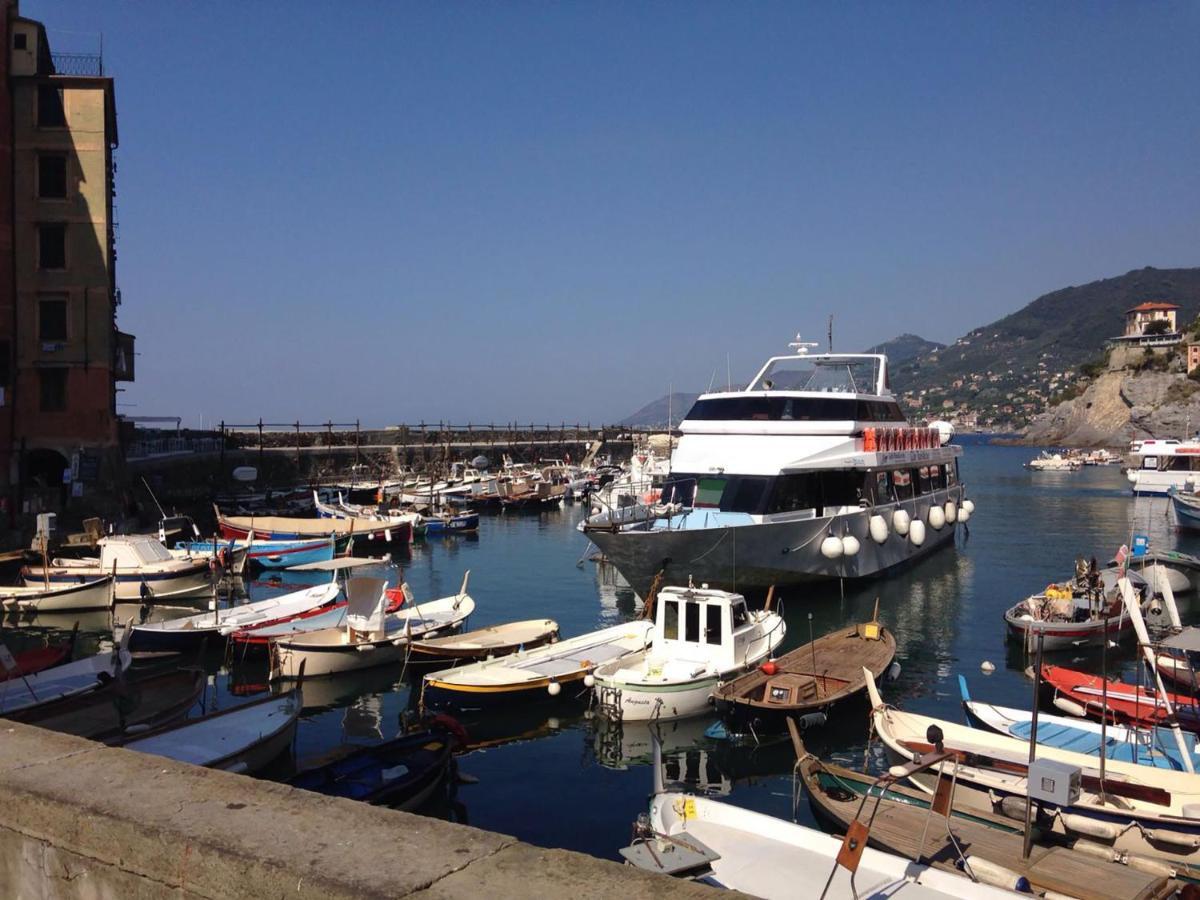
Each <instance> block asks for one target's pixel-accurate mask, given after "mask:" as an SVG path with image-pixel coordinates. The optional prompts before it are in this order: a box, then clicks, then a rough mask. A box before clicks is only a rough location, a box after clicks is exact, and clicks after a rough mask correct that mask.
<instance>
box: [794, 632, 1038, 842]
mask: <svg viewBox="0 0 1200 900" xmlns="http://www.w3.org/2000/svg"><path fill="white" fill-rule="evenodd" d="M809 615H812V614H811V613H809ZM1045 643H1046V631H1045V629H1040V630H1039V631H1038V642H1037V664H1036V665H1035V666H1034V669H1033V706H1032V707H1030V709H1032V710H1033V721H1032V723H1031V724H1030V728H1029V766H1030V767H1032V766H1033V761H1034V759H1036V758H1037V732H1038V695H1039V694H1040V693H1041V691H1040V688H1041V686H1042V648H1043V646H1044V645H1045ZM1025 771H1026V773H1028V771H1029V770H1028V769H1026V770H1025ZM1032 848H1033V795H1032V794H1031V793H1030V792H1029V776H1028V774H1027V775H1026V778H1025V842H1024V844H1023V845H1022V847H1021V859H1029V851H1030V850H1031V849H1032Z"/></svg>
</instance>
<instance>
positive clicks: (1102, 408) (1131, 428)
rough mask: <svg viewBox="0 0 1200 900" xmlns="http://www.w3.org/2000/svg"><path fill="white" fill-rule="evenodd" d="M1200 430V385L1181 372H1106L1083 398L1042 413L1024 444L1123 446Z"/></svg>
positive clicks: (1183, 435)
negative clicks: (1135, 440)
mask: <svg viewBox="0 0 1200 900" xmlns="http://www.w3.org/2000/svg"><path fill="white" fill-rule="evenodd" d="M1198 428H1200V383H1197V382H1195V381H1192V380H1191V379H1190V378H1188V377H1187V376H1186V375H1184V374H1182V373H1177V372H1134V371H1129V370H1120V371H1108V372H1105V373H1104V374H1102V375H1100V376H1099V377H1098V378H1097V379H1096V380H1095V381H1093V382H1092V383H1091V384H1090V385H1089V386H1088V388H1087V390H1085V391H1084V392H1083V393H1082V394H1080V395H1079V396H1078V397H1076V398H1074V399H1072V400H1066V401H1064V402H1062V403H1060V404H1058V405H1057V406H1055V407H1054V408H1053V409H1050V410H1048V411H1047V412H1045V413H1042V414H1041V415H1040V416H1038V417H1037V418H1036V419H1034V420H1033V422H1032V423H1031V424H1030V426H1029V428H1028V429H1026V432H1025V442H1026V443H1029V444H1037V445H1050V444H1053V445H1063V446H1072V447H1125V446H1127V445H1128V444H1129V442H1130V441H1131V440H1134V439H1136V438H1146V437H1159V438H1169V437H1178V438H1182V437H1186V436H1187V435H1189V434H1192V433H1193V432H1195V431H1196V430H1197V429H1198Z"/></svg>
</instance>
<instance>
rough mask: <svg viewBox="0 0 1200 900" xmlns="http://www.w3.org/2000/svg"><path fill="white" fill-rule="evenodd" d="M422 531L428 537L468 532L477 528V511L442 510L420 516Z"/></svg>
mask: <svg viewBox="0 0 1200 900" xmlns="http://www.w3.org/2000/svg"><path fill="white" fill-rule="evenodd" d="M422 524H423V525H424V533H425V534H426V535H427V536H429V537H442V536H444V535H449V534H470V533H472V532H476V531H478V530H479V513H477V512H464V513H455V512H449V511H446V510H443V511H442V512H435V513H433V514H432V515H427V516H424V517H423V518H422Z"/></svg>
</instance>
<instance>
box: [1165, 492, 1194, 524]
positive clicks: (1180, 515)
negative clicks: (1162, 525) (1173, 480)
mask: <svg viewBox="0 0 1200 900" xmlns="http://www.w3.org/2000/svg"><path fill="white" fill-rule="evenodd" d="M1167 493H1168V494H1170V495H1171V506H1172V507H1174V509H1175V522H1176V524H1178V525H1179V527H1180V528H1183V529H1186V530H1188V531H1200V495H1197V494H1194V493H1184V492H1182V491H1178V490H1176V489H1174V488H1172V489H1171V490H1169V491H1167Z"/></svg>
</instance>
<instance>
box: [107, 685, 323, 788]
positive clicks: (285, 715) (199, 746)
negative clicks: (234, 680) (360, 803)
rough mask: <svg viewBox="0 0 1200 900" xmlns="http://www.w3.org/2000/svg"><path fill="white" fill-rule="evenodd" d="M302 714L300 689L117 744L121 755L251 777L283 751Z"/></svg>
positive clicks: (292, 735)
mask: <svg viewBox="0 0 1200 900" xmlns="http://www.w3.org/2000/svg"><path fill="white" fill-rule="evenodd" d="M303 709H304V697H303V694H302V693H301V687H300V686H297V687H296V689H295V690H292V691H288V692H287V693H286V694H282V695H279V696H272V697H265V698H263V699H262V700H256V701H253V702H250V703H245V704H243V705H241V706H236V707H234V708H232V709H227V710H223V711H221V712H216V713H211V714H209V715H207V716H203V717H201V718H198V719H190V720H188V721H185V722H181V723H180V724H178V725H172V726H169V727H167V728H163V729H160V730H158V731H155V732H153V733H150V734H146V735H139V736H138V737H136V738H133V739H132V740H127V741H124V742H123V743H121V746H123V747H124V748H125V749H126V750H136V751H137V752H139V753H152V754H154V755H155V756H165V757H167V758H168V759H174V760H177V761H179V762H185V763H191V764H192V765H195V766H205V767H207V768H210V769H222V770H224V771H226V772H239V773H242V774H251V773H253V772H257V771H258V770H259V769H262V768H263V767H264V766H266V765H267V763H269V762H271V761H272V760H273V759H275V758H277V757H278V756H279V755H280V754H281V753H283V752H284V751H286V750H287V749H288V748H289V747H290V746H291V745H292V741H293V739H294V738H295V736H296V722H297V720H298V719H299V718H300V713H301V711H302V710H303Z"/></svg>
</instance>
